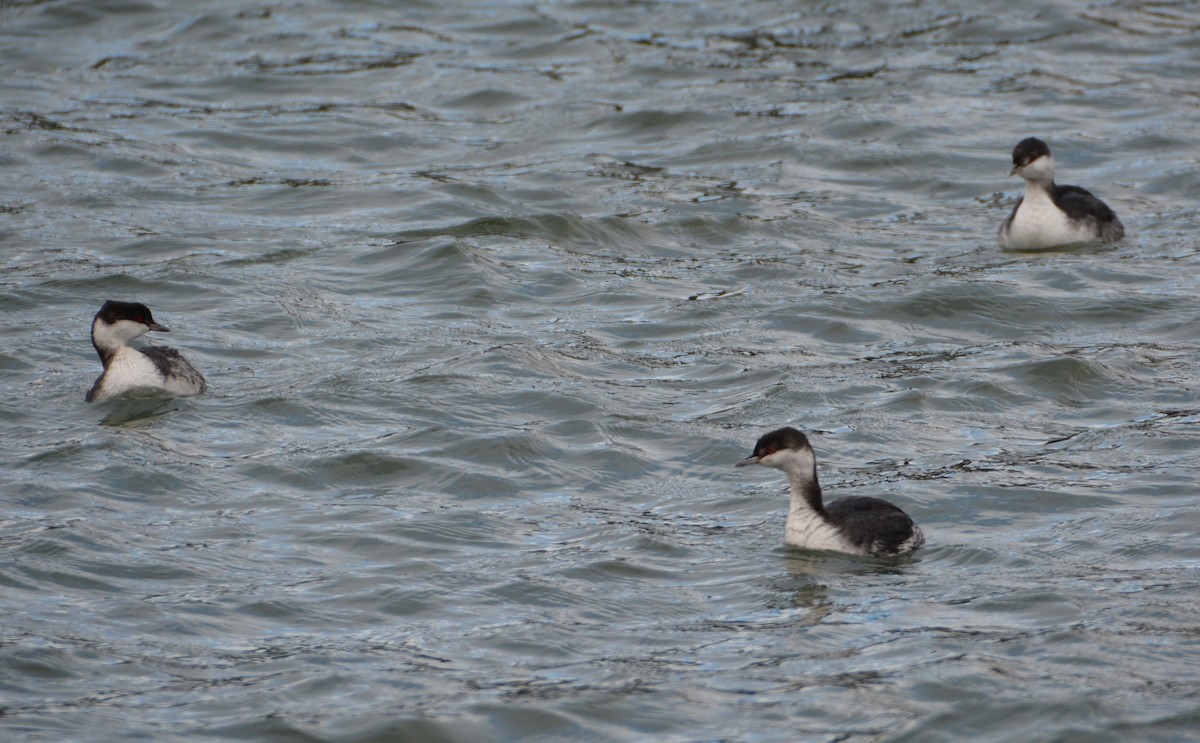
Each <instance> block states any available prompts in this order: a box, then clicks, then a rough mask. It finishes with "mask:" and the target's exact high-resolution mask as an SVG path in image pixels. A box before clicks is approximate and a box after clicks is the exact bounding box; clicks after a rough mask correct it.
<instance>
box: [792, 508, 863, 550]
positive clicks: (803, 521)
mask: <svg viewBox="0 0 1200 743" xmlns="http://www.w3.org/2000/svg"><path fill="white" fill-rule="evenodd" d="M783 541H784V542H786V543H788V544H790V545H792V546H793V547H802V548H804V549H810V550H831V551H834V552H849V553H851V554H861V550H859V549H858V548H856V547H855V546H854V545H852V544H851V543H850V542H849V541H848V540H847V539H846V538H845V537H844V536H843V535H842V533H841V532H839V531H838V530H837V529H835V528H834V527H833V525H832V524H830V523H829V522H828V521H826V520H825V519H823V518H821V517H820V516H818V515H817V514H815V513H813V512H812V511H811V510H809V509H808V508H799V509H797V508H793V509H792V510H791V511H789V512H788V518H787V526H786V531H785V533H784V536H783Z"/></svg>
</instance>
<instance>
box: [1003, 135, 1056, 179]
mask: <svg viewBox="0 0 1200 743" xmlns="http://www.w3.org/2000/svg"><path fill="white" fill-rule="evenodd" d="M1049 154H1050V148H1049V147H1047V146H1046V143H1045V142H1043V141H1042V140H1040V139H1038V138H1037V137H1026V138H1025V139H1022V140H1021V141H1020V142H1017V146H1016V147H1013V155H1012V157H1013V167H1012V170H1010V171H1008V174H1009V175H1016V174H1017V171H1018V170H1020V169H1021V168H1023V167H1025V166H1026V165H1028V164H1029V163H1031V162H1033V161H1034V160H1037V159H1038V158H1039V157H1044V156H1048V155H1049Z"/></svg>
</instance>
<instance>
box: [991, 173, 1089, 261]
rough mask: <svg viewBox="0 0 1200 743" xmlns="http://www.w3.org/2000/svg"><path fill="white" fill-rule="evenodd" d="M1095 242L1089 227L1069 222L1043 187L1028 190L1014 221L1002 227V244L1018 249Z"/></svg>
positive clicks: (1014, 216)
mask: <svg viewBox="0 0 1200 743" xmlns="http://www.w3.org/2000/svg"><path fill="white" fill-rule="evenodd" d="M1095 239H1096V236H1095V235H1094V234H1093V233H1092V231H1091V230H1089V229H1087V225H1085V224H1082V223H1079V222H1072V221H1071V220H1070V219H1068V218H1067V215H1066V213H1065V212H1063V210H1062V209H1059V208H1058V207H1057V206H1055V204H1054V201H1052V200H1051V199H1050V194H1049V193H1048V192H1047V191H1046V190H1045V189H1043V188H1026V189H1025V197H1024V198H1023V199H1022V200H1021V205H1020V206H1019V207H1018V208H1017V213H1016V214H1014V215H1013V218H1012V221H1011V222H1005V223H1004V224H1003V225H1002V226H1001V227H1000V244H1001V245H1002V246H1004V247H1006V248H1014V249H1016V250H1036V249H1038V248H1049V247H1052V246H1054V245H1070V244H1071V243H1082V242H1090V241H1092V240H1095Z"/></svg>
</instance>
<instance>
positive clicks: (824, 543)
mask: <svg viewBox="0 0 1200 743" xmlns="http://www.w3.org/2000/svg"><path fill="white" fill-rule="evenodd" d="M747 464H761V465H763V466H766V467H774V468H775V469H777V470H783V471H784V472H786V473H787V476H788V482H789V483H790V484H791V488H792V504H791V507H790V508H789V510H788V516H787V526H786V531H785V532H784V541H785V542H786V543H787V544H790V545H792V546H793V547H803V548H805V549H813V550H831V551H833V552H846V553H849V554H851V555H869V556H872V557H891V556H894V555H904V554H907V553H909V552H912V551H914V550H916V549H917V548H918V547H920V546H921V545H922V544H924V543H925V535H924V534H922V533H921V529H920V527H918V526H917V525H916V524H914V523H913V520H912V519H911V518H909V516H908V514H906V513H905V512H904V511H901V510H900V509H899V508H898V507H896V506H893V505H892V504H891V503H888V502H887V501H885V500H880V499H879V498H870V497H867V496H862V495H852V496H848V497H845V498H839V499H837V500H835V501H834V502H832V503H830V504H829V505H828V506H826V505H824V503H822V502H821V486H820V484H819V483H818V482H817V458H816V456H815V455H814V454H813V450H812V447H811V446H809V444H808V437H806V436H805V435H804V434H803V433H800V432H799V431H797V430H796V429H794V428H791V427H788V428H781V429H779V430H778V431H772V432H771V433H768V434H766V435H765V436H763V437H762V438H760V439H759V440H758V443H757V444H756V445H755V446H754V454H752V455H751V456H750V457H747V458H746V459H743V460H742V461H740V462H738V463H737V464H736V465H735V466H737V467H742V466H744V465H747Z"/></svg>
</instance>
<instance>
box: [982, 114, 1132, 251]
mask: <svg viewBox="0 0 1200 743" xmlns="http://www.w3.org/2000/svg"><path fill="white" fill-rule="evenodd" d="M1012 157H1013V168H1012V170H1011V171H1010V172H1009V175H1019V176H1021V177H1022V178H1024V179H1025V195H1024V196H1022V197H1021V198H1020V199H1018V200H1017V204H1016V206H1014V207H1013V210H1012V214H1009V215H1008V219H1006V220H1004V224H1002V225H1000V244H1001V245H1002V246H1003V247H1006V248H1013V249H1015V250H1036V249H1039V248H1050V247H1054V246H1056V245H1070V244H1072V243H1088V242H1113V241H1115V240H1120V239H1121V238H1122V237H1124V236H1125V226H1124V225H1122V224H1121V220H1120V219H1118V218H1117V215H1116V214H1114V213H1113V210H1112V209H1110V208H1109V207H1108V204H1105V203H1104V202H1103V201H1101V200H1100V199H1098V198H1096V197H1095V196H1093V195H1092V194H1091V192H1090V191H1088V190H1087V189H1085V188H1080V187H1079V186H1060V185H1058V184H1057V183H1055V182H1054V156H1053V155H1051V154H1050V148H1049V147H1047V146H1046V143H1045V142H1043V141H1042V140H1040V139H1038V138H1037V137H1028V138H1026V139H1022V140H1021V141H1020V142H1018V143H1017V146H1016V147H1014V148H1013V154H1012Z"/></svg>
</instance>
